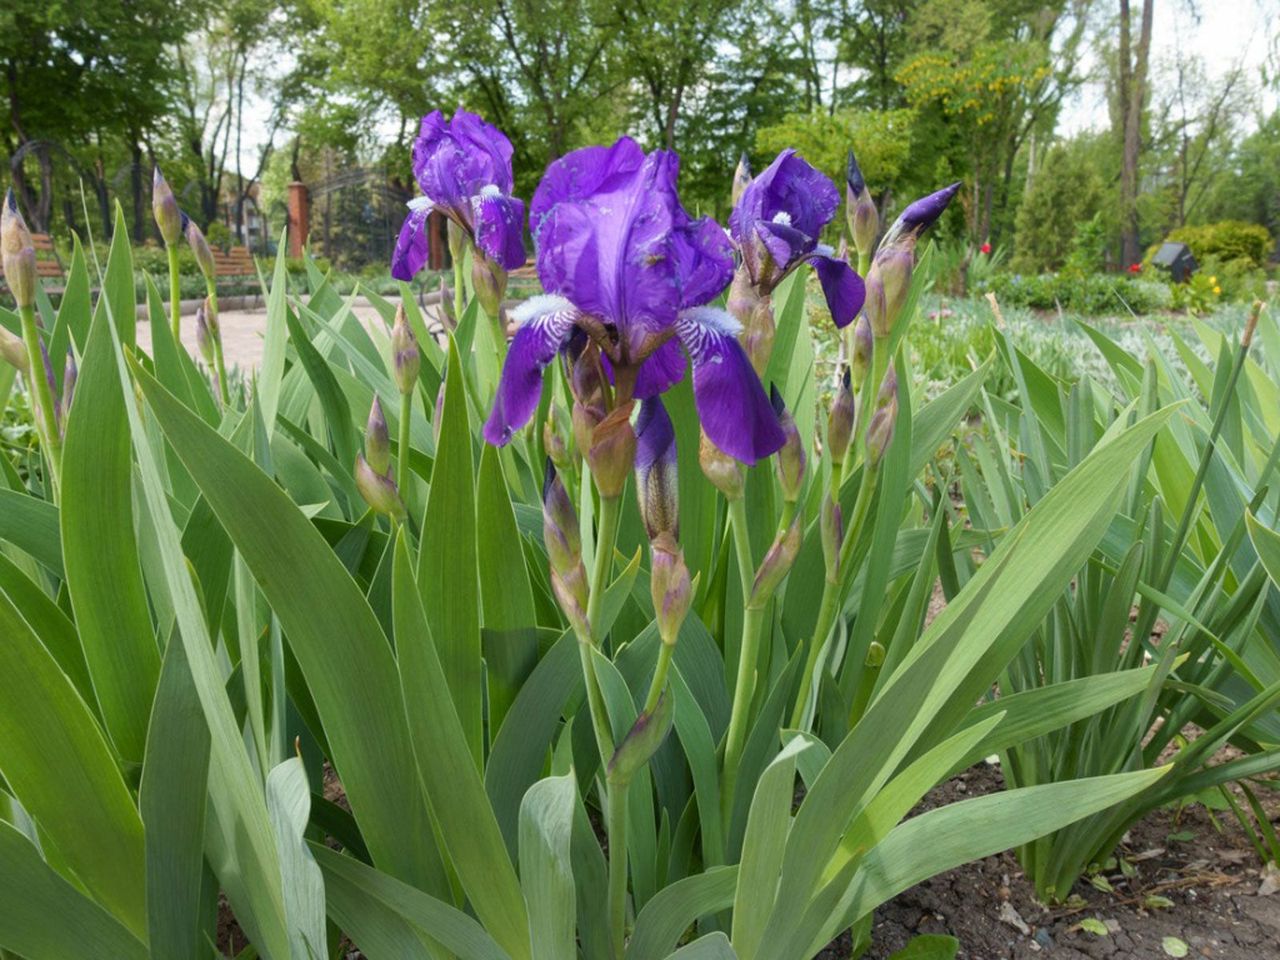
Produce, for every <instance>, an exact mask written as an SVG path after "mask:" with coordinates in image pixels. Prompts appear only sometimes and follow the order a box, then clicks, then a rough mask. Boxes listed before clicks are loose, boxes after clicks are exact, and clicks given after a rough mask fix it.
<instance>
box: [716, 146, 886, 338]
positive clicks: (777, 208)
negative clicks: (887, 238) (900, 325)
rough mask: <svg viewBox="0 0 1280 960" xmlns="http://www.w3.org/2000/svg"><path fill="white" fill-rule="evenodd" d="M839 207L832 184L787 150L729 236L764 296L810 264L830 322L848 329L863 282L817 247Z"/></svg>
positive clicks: (749, 194) (746, 202) (752, 191)
mask: <svg viewBox="0 0 1280 960" xmlns="http://www.w3.org/2000/svg"><path fill="white" fill-rule="evenodd" d="M839 206H840V194H839V193H837V192H836V188H835V184H833V183H832V182H831V180H830V178H829V177H827V175H826V174H824V173H822V172H821V171H820V170H816V169H814V168H813V167H812V166H810V165H809V163H808V162H807V161H806V160H805V159H804V158H803V157H801V156H800V155H799V154H797V153H796V152H795V151H794V150H783V151H782V152H781V153H780V154H778V156H777V158H776V159H775V160H774V161H773V163H771V164H769V166H768V167H767V168H766V169H765V170H764V171H762V172H761V173H760V175H759V176H758V177H755V178H754V179H752V181H751V182H750V183H749V184H747V186H746V188H745V189H744V190H743V191H742V196H741V197H739V199H738V203H737V206H735V207H734V208H733V213H732V214H731V215H730V216H729V232H730V234H731V235H732V236H733V239H734V241H735V242H736V243H737V245H738V248H739V249H740V250H741V251H742V261H743V265H744V266H745V267H746V270H747V274H748V276H749V277H750V279H751V283H752V286H754V287H756V288H757V289H758V290H759V291H760V292H761V294H769V293H772V292H773V290H774V288H776V287H777V285H778V284H779V283H781V282H782V279H783V278H784V277H786V275H787V274H789V273H790V272H791V271H792V270H794V269H795V268H796V267H798V266H799V265H800V264H801V263H804V262H806V261H807V262H809V263H812V264H813V267H814V269H815V270H816V271H817V272H818V280H819V281H820V282H821V283H822V291H823V293H824V294H825V295H826V298H827V306H828V307H829V308H830V309H831V316H832V319H834V320H835V322H836V326H837V327H844V326H847V325H848V324H849V322H850V321H852V320H853V318H854V317H856V316H857V315H858V311H859V310H861V309H862V301H863V299H864V297H865V296H866V291H865V289H864V287H863V283H862V278H861V277H859V276H858V275H857V273H855V272H854V271H853V270H852V269H851V268H850V267H849V265H848V264H847V263H845V262H844V261H843V260H840V259H837V258H836V257H835V256H833V253H834V251H833V250H832V249H831V248H830V247H826V246H822V245H820V244H819V243H818V237H819V236H820V235H821V233H822V228H823V227H825V226H826V225H827V224H828V223H830V222H831V218H832V217H834V216H835V213H836V208H837V207H839Z"/></svg>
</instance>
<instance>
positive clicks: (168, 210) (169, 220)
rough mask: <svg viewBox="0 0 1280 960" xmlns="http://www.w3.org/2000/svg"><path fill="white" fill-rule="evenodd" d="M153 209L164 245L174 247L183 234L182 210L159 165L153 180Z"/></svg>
mask: <svg viewBox="0 0 1280 960" xmlns="http://www.w3.org/2000/svg"><path fill="white" fill-rule="evenodd" d="M151 211H152V213H154V214H155V218H156V226H157V227H159V228H160V236H161V238H162V239H163V240H164V245H165V246H166V247H172V246H173V245H174V244H175V243H177V242H178V237H180V236H181V235H182V211H180V210H179V209H178V201H177V200H176V199H175V198H174V196H173V191H172V190H171V189H170V188H169V183H168V181H166V180H165V178H164V174H162V173H161V172H160V168H159V167H156V169H155V176H154V177H152V180H151Z"/></svg>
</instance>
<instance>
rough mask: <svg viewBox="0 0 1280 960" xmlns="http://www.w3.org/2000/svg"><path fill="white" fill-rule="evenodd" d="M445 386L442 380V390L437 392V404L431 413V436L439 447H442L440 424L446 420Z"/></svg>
mask: <svg viewBox="0 0 1280 960" xmlns="http://www.w3.org/2000/svg"><path fill="white" fill-rule="evenodd" d="M444 386H445V383H444V381H443V380H441V381H440V389H439V390H437V391H436V404H435V406H434V407H433V408H432V413H431V435H432V436H433V437H434V438H435V441H436V445H437V446H439V445H440V424H441V423H442V422H443V420H444Z"/></svg>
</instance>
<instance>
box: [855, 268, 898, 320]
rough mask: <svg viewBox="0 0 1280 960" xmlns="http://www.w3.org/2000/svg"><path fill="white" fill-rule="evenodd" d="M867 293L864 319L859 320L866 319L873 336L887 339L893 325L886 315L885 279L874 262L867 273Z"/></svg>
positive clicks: (863, 305)
mask: <svg viewBox="0 0 1280 960" xmlns="http://www.w3.org/2000/svg"><path fill="white" fill-rule="evenodd" d="M866 291H867V298H866V300H864V301H863V304H862V317H861V318H859V319H860V320H861V319H864V318H865V319H866V321H867V324H868V326H869V327H870V328H871V332H872V334H873V335H875V336H881V337H887V336H888V335H889V333H890V332H891V331H892V330H893V324H892V323H891V322H890V320H889V318H888V316H887V315H886V309H885V299H884V279H883V278H882V277H881V276H880V271H879V270H878V269H877V268H876V264H875V262H874V261H873V262H872V264H871V269H870V270H868V271H867V279H866Z"/></svg>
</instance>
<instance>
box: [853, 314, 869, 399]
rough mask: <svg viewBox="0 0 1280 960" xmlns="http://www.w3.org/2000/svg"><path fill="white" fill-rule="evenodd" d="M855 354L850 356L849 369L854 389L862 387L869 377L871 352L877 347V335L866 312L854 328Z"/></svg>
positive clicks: (857, 389)
mask: <svg viewBox="0 0 1280 960" xmlns="http://www.w3.org/2000/svg"><path fill="white" fill-rule="evenodd" d="M852 343H853V356H852V357H850V358H849V369H850V372H851V377H852V387H853V391H854V392H855V393H857V392H858V391H859V390H861V389H862V382H863V381H864V380H866V379H867V371H868V370H870V369H871V353H872V351H873V350H874V349H875V336H874V335H873V334H872V332H871V321H870V320H869V319H868V317H867V315H866V313H863V314H862V316H860V317H858V322H857V324H856V325H855V326H854V328H853V339H852Z"/></svg>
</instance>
